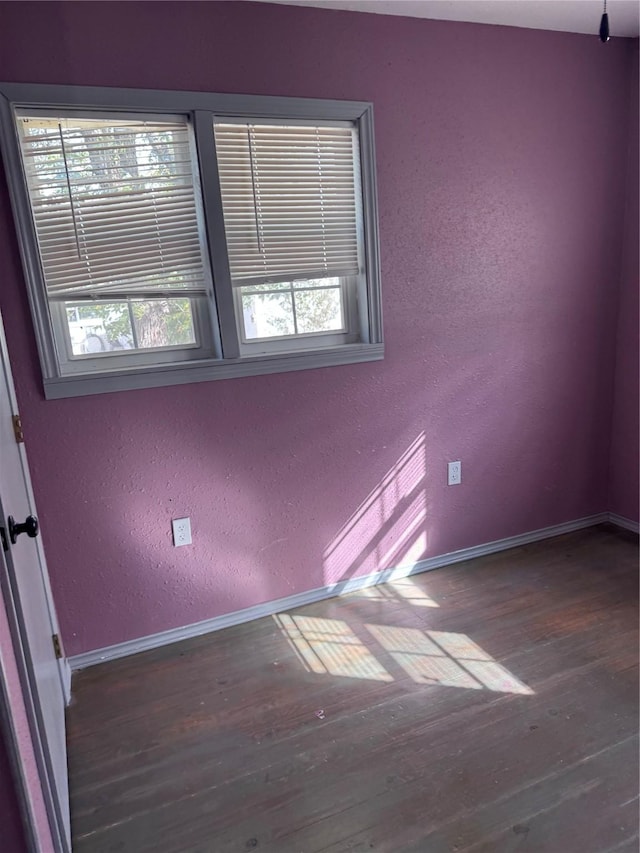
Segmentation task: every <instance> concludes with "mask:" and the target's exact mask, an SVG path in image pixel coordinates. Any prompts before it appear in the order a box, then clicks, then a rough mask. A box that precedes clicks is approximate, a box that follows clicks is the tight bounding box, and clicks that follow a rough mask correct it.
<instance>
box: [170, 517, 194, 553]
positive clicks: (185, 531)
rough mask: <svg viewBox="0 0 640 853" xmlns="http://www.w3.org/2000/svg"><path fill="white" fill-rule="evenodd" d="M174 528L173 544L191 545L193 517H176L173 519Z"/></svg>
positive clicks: (172, 525)
mask: <svg viewBox="0 0 640 853" xmlns="http://www.w3.org/2000/svg"><path fill="white" fill-rule="evenodd" d="M171 527H172V529H173V544H174V545H175V546H176V548H177V547H178V545H191V519H190V518H174V519H173V520H172V521H171Z"/></svg>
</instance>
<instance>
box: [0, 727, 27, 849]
mask: <svg viewBox="0 0 640 853" xmlns="http://www.w3.org/2000/svg"><path fill="white" fill-rule="evenodd" d="M0 837H2V845H3V846H2V849H3V850H4V851H5V853H24V850H25V841H24V835H23V831H22V821H21V820H20V811H19V806H18V800H17V798H16V794H15V790H14V786H13V776H12V773H11V766H10V764H9V756H8V755H7V750H6V749H5V745H4V741H3V738H2V733H0Z"/></svg>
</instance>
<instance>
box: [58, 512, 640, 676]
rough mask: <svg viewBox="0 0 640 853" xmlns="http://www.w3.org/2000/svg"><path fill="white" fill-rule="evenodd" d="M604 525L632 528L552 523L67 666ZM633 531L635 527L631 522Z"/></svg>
mask: <svg viewBox="0 0 640 853" xmlns="http://www.w3.org/2000/svg"><path fill="white" fill-rule="evenodd" d="M618 519H619V521H618ZM607 521H611V522H612V523H613V524H619V526H620V527H625V528H626V529H628V530H630V529H632V528H631V527H629V526H628V525H632V524H633V522H631V521H629V520H628V519H622V518H620V517H619V516H615V517H613V516H612V514H611V513H608V512H601V513H599V514H598V515H590V516H587V517H586V518H579V519H576V520H575V521H568V522H566V523H564V524H555V525H553V526H552V527H544V528H542V529H541V530H532V531H530V532H529V533H521V534H520V535H518V536H509V537H507V538H506V539H496V540H495V541H493V542H486V543H485V544H483V545H475V546H473V547H472V548H463V549H462V550H460V551H451V552H449V553H448V554H441V555H440V556H437V557H428V558H427V559H425V560H419V561H418V562H417V563H413V564H411V565H405V566H398V567H397V568H393V569H385V570H384V571H381V572H374V573H373V574H370V575H365V576H363V577H359V578H349V579H348V580H345V581H340V582H339V583H335V584H330V585H329V586H323V587H320V588H318V589H311V590H309V591H307V592H299V593H297V594H296V595H289V596H287V597H286V598H279V599H276V600H274V601H265V602H264V603H263V604H256V605H254V606H253V607H246V608H244V609H243V610H236V611H234V612H233V613H225V614H224V615H223V616H215V617H214V618H213V619H205V620H204V621H203V622H194V623H193V624H192V625H185V626H184V627H182V628H172V629H171V630H169V631H161V632H160V633H158V634H151V635H149V636H147V637H140V638H139V639H137V640H128V641H127V642H125V643H117V644H116V645H114V646H107V647H106V648H103V649H96V650H95V651H92V652H84V653H83V654H80V655H74V656H73V657H71V658H69V663H70V665H71V669H72V670H73V671H77V670H79V669H85V668H86V667H88V666H95V665H96V664H98V663H104V662H106V661H110V660H116V659H117V658H122V657H126V656H127V655H134V654H137V653H138V652H145V651H148V650H149V649H157V648H159V647H161V646H166V645H169V644H170V643H176V642H178V641H179V640H186V639H188V638H189V637H199V636H201V635H202V634H208V633H210V632H211V631H219V630H220V629H222V628H229V627H230V626H231V625H239V624H241V623H242V622H250V621H252V620H253V619H260V618H262V617H263V616H272V615H273V614H274V613H280V612H282V611H284V610H292V609H293V608H295V607H303V606H304V605H305V604H313V603H314V602H316V601H322V600H323V599H326V598H334V597H336V596H339V595H346V594H347V593H349V592H355V591H357V590H359V589H365V588H366V587H369V586H376V585H377V584H381V583H387V582H388V581H391V580H394V579H397V578H403V577H408V576H409V575H413V574H418V573H419V572H428V571H431V570H432V569H439V568H441V567H443V566H450V565H451V564H453V563H460V562H463V561H464V560H471V559H473V558H474V557H482V556H485V555H487V554H496V553H498V552H499V551H506V550H508V549H509V548H517V547H518V546H519V545H527V544H528V543H530V542H538V541H540V540H542V539H550V538H552V537H553V536H561V535H562V534H563V533H571V532H572V531H574V530H582V529H583V528H585V527H592V526H593V525H595V524H602V523H604V522H607ZM622 522H624V524H623V523H622ZM635 529H636V530H637V529H638V525H637V524H636V526H635Z"/></svg>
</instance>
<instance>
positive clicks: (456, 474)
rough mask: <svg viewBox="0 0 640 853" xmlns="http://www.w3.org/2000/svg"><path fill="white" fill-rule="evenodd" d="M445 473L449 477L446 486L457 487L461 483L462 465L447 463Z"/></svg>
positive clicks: (459, 463)
mask: <svg viewBox="0 0 640 853" xmlns="http://www.w3.org/2000/svg"><path fill="white" fill-rule="evenodd" d="M447 472H448V475H449V478H448V481H447V485H449V486H459V485H460V483H461V482H462V463H461V462H449V463H447Z"/></svg>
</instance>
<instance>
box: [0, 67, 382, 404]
mask: <svg viewBox="0 0 640 853" xmlns="http://www.w3.org/2000/svg"><path fill="white" fill-rule="evenodd" d="M18 108H43V109H53V108H58V109H67V110H93V111H95V110H100V109H103V110H105V111H109V112H113V113H127V112H131V113H136V112H138V113H140V112H144V113H152V112H156V113H160V114H179V115H187V116H188V117H189V118H190V119H191V121H192V123H193V131H194V136H195V142H196V148H197V157H198V166H199V175H200V191H201V194H202V199H203V207H204V229H205V233H206V237H207V239H208V244H209V259H210V264H211V272H212V275H213V279H214V281H215V282H219V283H220V284H221V285H222V286H218V287H214V289H213V290H214V294H213V298H212V299H211V300H210V302H211V323H212V329H211V334H212V337H213V350H214V352H213V354H212V356H211V357H209V358H205V359H193V360H183V361H180V362H172V363H163V364H161V365H145V366H137V367H136V366H131V367H128V368H126V369H123V368H122V367H121V366H118V367H116V368H114V369H103V370H101V371H100V372H97V373H85V374H79V375H74V374H69V373H67V374H64V375H63V374H62V372H61V370H60V367H59V362H58V357H57V351H56V345H55V341H54V339H53V331H52V318H51V316H50V310H49V301H48V299H47V296H46V290H45V287H44V282H43V280H42V273H41V270H40V264H39V250H38V245H37V240H36V234H35V228H34V225H33V219H32V215H31V205H30V200H29V196H28V191H27V188H26V185H25V182H24V180H23V170H22V163H21V159H20V150H19V147H18V146H19V142H18V132H17V128H16V126H15V119H14V110H15V109H18ZM212 118H213V119H214V120H215V119H223V120H224V119H234V118H237V119H239V120H242V119H247V118H249V119H251V118H255V119H265V120H269V119H276V120H281V121H287V120H289V121H296V120H301V121H307V122H308V121H318V122H322V121H327V122H332V121H333V122H336V121H337V122H354V123H355V124H356V126H357V130H358V138H359V145H360V181H361V189H362V215H363V223H362V226H363V239H362V249H363V251H362V254H363V266H364V270H365V275H364V276H363V278H364V279H365V281H366V305H367V314H368V316H367V318H366V322H365V323H362V326H363V327H364V328H365V329H366V330H367V332H368V340H366V341H363V342H361V343H355V344H354V343H349V344H344V345H339V346H335V347H330V348H323V349H316V350H313V349H304V350H298V351H293V352H278V353H273V354H265V353H261V354H259V355H256V356H252V355H246V354H245V355H241V353H240V351H239V346H238V341H237V338H235V339H234V338H233V337H232V336H230V335H229V334H228V330H229V329H235V324H236V319H235V312H234V304H233V293H232V289H231V287H230V286H229V287H227V286H226V284H227V283H229V284H230V273H229V262H228V256H227V248H226V240H225V230H224V217H223V210H222V199H221V194H220V183H219V179H218V169H217V162H216V149H215V134H214V133H213V129H212ZM0 143H1V145H2V154H3V160H4V165H5V170H6V174H7V183H8V188H9V195H10V199H11V205H12V209H13V213H14V219H15V224H16V231H17V237H18V243H19V248H20V254H21V258H22V263H23V267H24V272H25V277H26V281H27V290H28V295H29V302H30V305H31V313H32V316H33V322H34V327H35V332H36V341H37V345H38V352H39V356H40V362H41V366H42V374H43V384H44V393H45V397H46V398H48V399H57V398H60V397H72V396H80V395H85V394H95V393H99V392H109V391H119V390H126V389H137V388H147V387H158V386H164V385H174V384H185V383H192V382H199V381H209V380H212V379H225V378H234V377H240V376H254V375H261V374H268V373H279V372H287V371H292V370H303V369H311V368H318V367H329V366H334V365H340V364H352V363H358V362H366V361H376V360H379V359H381V358H383V356H384V344H383V341H382V305H381V298H380V278H379V276H380V261H379V248H378V245H379V238H378V205H377V190H376V175H375V145H374V136H373V105H372V104H371V103H368V102H365V101H362V102H361V101H338V100H324V99H315V98H314V99H311V98H288V97H279V96H276V97H272V96H260V95H233V94H214V93H207V92H186V91H185V92H172V91H162V90H153V89H118V88H106V87H93V86H58V85H48V84H25V83H0ZM223 352H224V355H225V357H224V358H222V357H221V356H222V353H223Z"/></svg>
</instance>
